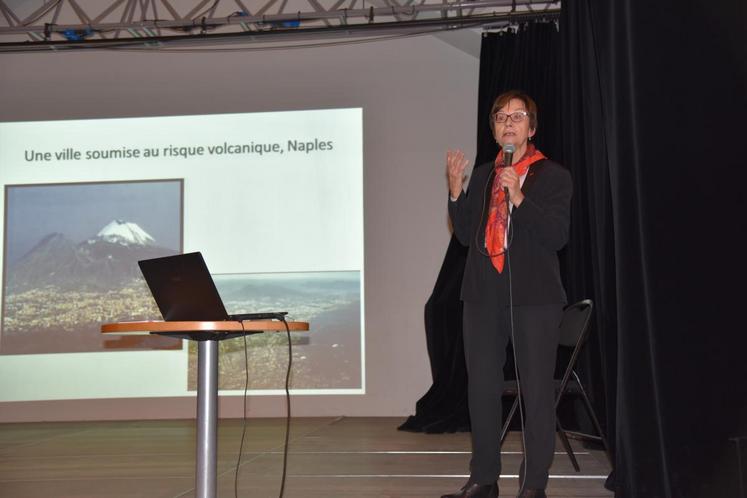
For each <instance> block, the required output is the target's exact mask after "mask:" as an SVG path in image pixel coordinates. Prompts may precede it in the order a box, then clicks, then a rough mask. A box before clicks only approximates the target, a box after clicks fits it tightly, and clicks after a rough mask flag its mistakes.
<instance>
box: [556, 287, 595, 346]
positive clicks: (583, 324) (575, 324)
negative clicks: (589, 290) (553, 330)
mask: <svg viewBox="0 0 747 498" xmlns="http://www.w3.org/2000/svg"><path fill="white" fill-rule="evenodd" d="M593 308H594V305H593V304H592V302H591V299H584V300H583V301H579V302H577V303H574V304H572V305H570V306H568V307H567V308H566V309H565V311H563V318H562V319H561V320H560V336H559V342H560V344H561V345H563V346H568V347H571V348H575V349H577V350H578V349H580V348H581V346H583V344H584V342H585V341H586V337H587V336H588V331H589V322H590V319H591V312H592V309H593Z"/></svg>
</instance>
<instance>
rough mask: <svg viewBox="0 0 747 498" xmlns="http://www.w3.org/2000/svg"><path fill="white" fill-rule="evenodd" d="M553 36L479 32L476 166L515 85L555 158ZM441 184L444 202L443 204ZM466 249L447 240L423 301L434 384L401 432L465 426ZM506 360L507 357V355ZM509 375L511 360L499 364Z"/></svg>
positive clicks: (537, 30)
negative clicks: (502, 100)
mask: <svg viewBox="0 0 747 498" xmlns="http://www.w3.org/2000/svg"><path fill="white" fill-rule="evenodd" d="M559 40H560V35H559V34H558V30H557V27H556V25H555V24H554V23H552V22H549V23H547V22H542V23H532V24H528V25H523V26H521V27H519V28H518V29H515V30H512V31H508V32H504V33H495V34H486V35H483V39H482V46H481V51H480V81H479V89H478V94H479V95H478V99H479V101H478V120H477V158H476V160H475V164H477V165H479V164H482V163H484V162H487V161H492V160H493V159H495V156H496V154H497V153H498V148H497V146H496V144H495V140H494V139H493V137H492V135H491V133H490V126H489V121H488V114H489V112H490V106H491V104H492V103H493V100H495V98H496V97H497V96H498V94H500V93H501V92H503V91H506V90H510V89H521V90H524V91H526V92H527V93H528V94H529V95H532V96H533V98H534V99H535V100H536V101H537V105H538V107H539V123H540V124H539V126H538V132H537V135H536V137H535V143H536V144H537V147H538V148H539V149H540V150H542V151H543V152H544V153H545V154H546V155H547V156H548V157H551V158H553V159H556V160H559V161H561V160H562V159H561V157H560V155H561V154H562V149H561V146H560V145H561V135H560V129H559V127H560V115H559V96H560V87H559V76H558V69H559V52H558V51H559V45H560V44H559ZM446 196H447V190H446V184H444V205H445V204H446ZM466 253H467V250H466V248H465V247H463V246H462V245H461V244H460V243H459V242H458V241H457V240H456V239H455V238H454V237H452V240H451V242H450V243H449V248H448V250H447V253H446V256H445V258H444V262H443V264H442V267H441V271H440V272H439V275H438V279H437V281H436V285H435V287H434V289H433V293H432V295H431V297H430V298H429V300H428V302H427V304H426V306H425V333H426V344H427V346H428V356H429V358H430V363H431V373H432V376H433V385H432V386H431V388H430V389H429V390H428V392H427V393H426V394H425V395H424V396H423V397H422V398H421V399H420V400H419V401H418V402H417V404H416V410H415V415H413V416H411V417H409V418H408V420H407V421H406V422H405V423H404V424H403V425H402V426H400V429H402V430H411V431H422V432H454V431H460V430H468V429H469V414H468V411H467V397H466V396H467V373H466V367H465V365H464V348H463V343H462V303H461V301H460V300H459V290H460V286H461V281H462V274H463V271H464V263H465V260H466ZM508 357H509V358H510V355H509V356H508ZM505 371H506V376H507V378H511V377H512V375H513V365H512V363H509V364H507V365H506V368H505Z"/></svg>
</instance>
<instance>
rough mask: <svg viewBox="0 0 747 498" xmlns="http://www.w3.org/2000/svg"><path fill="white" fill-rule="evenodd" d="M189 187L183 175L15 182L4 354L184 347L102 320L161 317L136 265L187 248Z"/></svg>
mask: <svg viewBox="0 0 747 498" xmlns="http://www.w3.org/2000/svg"><path fill="white" fill-rule="evenodd" d="M182 192H183V188H182V180H178V179H177V180H156V181H133V182H106V183H74V184H54V185H9V186H6V187H5V220H6V224H5V237H4V258H3V302H2V332H1V333H0V354H41V353H72V352H96V351H117V350H132V349H178V348H181V343H180V341H176V340H173V339H170V338H166V337H157V336H130V337H126V338H121V337H106V336H103V335H102V334H101V332H100V327H101V324H102V323H110V322H118V321H125V320H128V321H129V320H151V319H161V315H160V313H159V311H158V308H157V306H156V305H155V302H154V301H153V298H152V297H151V294H150V291H149V290H148V287H147V285H146V284H145V281H144V280H143V278H142V275H141V274H140V269H139V267H138V265H137V262H138V260H141V259H150V258H156V257H161V256H169V255H172V254H178V253H180V252H181V248H182Z"/></svg>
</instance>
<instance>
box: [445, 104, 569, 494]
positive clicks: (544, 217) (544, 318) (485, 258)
mask: <svg viewBox="0 0 747 498" xmlns="http://www.w3.org/2000/svg"><path fill="white" fill-rule="evenodd" d="M490 127H491V129H492V131H493V136H494V137H495V140H496V142H497V143H498V144H499V145H500V146H501V150H500V152H499V153H498V157H497V158H496V159H495V163H494V164H487V165H483V166H479V167H476V168H474V170H473V172H472V177H471V179H470V182H469V188H468V193H466V194H465V192H463V190H462V185H463V183H464V171H465V168H466V166H467V164H468V161H467V160H466V159H465V158H464V154H463V153H462V151H460V150H449V151H448V153H447V158H446V163H447V176H448V181H449V193H450V201H449V216H450V218H451V222H452V225H453V228H454V233H455V235H456V237H457V239H458V240H459V241H460V242H461V243H462V244H463V245H465V246H468V247H469V251H468V254H467V263H466V266H465V270H464V278H463V281H462V289H461V299H462V301H463V302H464V314H463V317H464V318H463V319H464V323H463V334H464V351H465V359H466V363H467V373H468V379H469V380H468V396H469V412H470V422H471V426H472V458H471V461H470V478H469V480H468V481H467V483H466V484H465V486H464V487H463V488H462V489H461V490H459V491H458V492H456V493H453V494H449V495H444V496H443V497H442V498H497V497H498V483H497V479H498V477H499V476H500V473H501V458H500V426H501V415H502V407H501V393H502V392H503V382H504V379H503V365H504V363H505V361H506V345H507V342H508V340H509V339H512V341H513V345H514V351H515V354H516V362H517V365H518V370H519V372H518V375H519V379H520V389H521V395H522V397H523V399H524V407H525V411H524V414H523V415H524V417H525V422H526V424H525V429H524V431H523V433H522V436H523V443H524V458H523V460H522V463H521V469H520V472H519V474H520V478H519V495H518V496H519V498H543V497H545V491H544V490H545V487H546V486H547V480H548V473H549V469H550V465H551V464H552V459H553V454H554V450H555V411H554V401H555V392H554V384H553V373H554V369H555V355H556V350H557V346H558V324H559V323H560V318H561V314H562V311H563V306H564V304H565V303H566V296H565V291H564V290H563V285H562V283H561V280H560V271H559V265H558V257H557V251H558V250H559V249H561V248H562V247H563V246H564V245H565V244H566V242H567V240H568V225H569V220H570V199H571V194H572V184H571V176H570V174H569V173H568V171H567V170H565V169H564V168H563V167H561V166H560V165H559V164H557V163H555V162H553V161H551V160H549V159H547V158H546V157H545V156H544V155H543V154H542V152H540V151H539V150H537V148H535V147H534V145H533V144H532V143H531V139H532V137H533V136H534V134H535V133H536V132H537V105H536V104H535V103H534V100H532V98H531V97H529V96H528V95H526V94H524V93H522V92H518V91H510V92H506V93H503V94H501V95H500V96H498V98H496V100H495V102H494V103H493V107H492V108H491V112H490ZM512 150H513V154H510V153H509V152H510V151H512Z"/></svg>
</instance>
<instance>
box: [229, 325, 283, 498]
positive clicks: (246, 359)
mask: <svg viewBox="0 0 747 498" xmlns="http://www.w3.org/2000/svg"><path fill="white" fill-rule="evenodd" d="M275 318H277V319H278V320H280V321H281V322H283V325H285V334H286V336H287V338H288V368H287V370H286V372H285V407H286V416H285V442H284V444H283V475H282V477H281V478H280V495H279V498H283V495H284V493H285V479H286V476H287V473H288V441H289V438H290V419H291V402H290V374H291V368H292V365H293V343H292V341H291V335H290V326H289V325H288V322H287V321H286V319H285V316H284V315H281V314H278V316H276V317H275ZM239 323H241V330H242V331H243V332H244V333H243V334H242V336H243V338H244V368H245V371H246V378H245V381H244V421H243V426H242V429H241V443H240V444H239V456H238V459H237V461H236V472H235V475H234V483H233V487H234V497H235V498H239V467H240V465H241V454H242V452H243V449H244V439H245V437H246V419H247V417H246V400H247V393H248V391H249V353H248V351H247V350H248V346H247V342H246V329H244V322H243V321H240V322H239Z"/></svg>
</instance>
